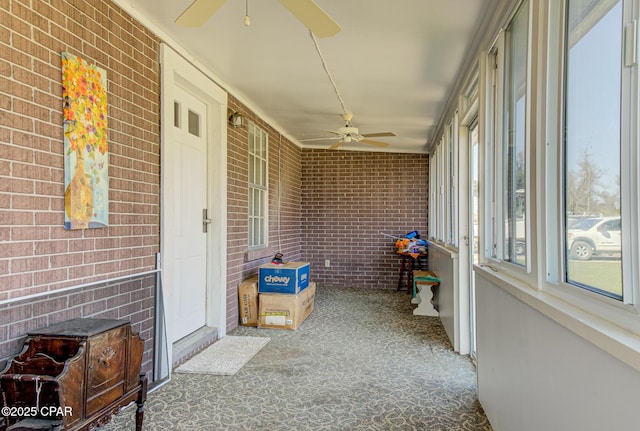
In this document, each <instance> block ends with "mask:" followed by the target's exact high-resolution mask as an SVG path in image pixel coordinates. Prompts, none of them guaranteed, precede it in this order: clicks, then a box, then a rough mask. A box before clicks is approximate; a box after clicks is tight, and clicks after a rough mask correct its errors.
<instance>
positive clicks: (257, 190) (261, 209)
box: [247, 121, 269, 251]
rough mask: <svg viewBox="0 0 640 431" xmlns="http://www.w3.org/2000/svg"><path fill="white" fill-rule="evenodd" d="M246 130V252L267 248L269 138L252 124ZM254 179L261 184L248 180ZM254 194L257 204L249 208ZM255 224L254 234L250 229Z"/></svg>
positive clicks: (250, 122) (263, 131) (251, 122)
mask: <svg viewBox="0 0 640 431" xmlns="http://www.w3.org/2000/svg"><path fill="white" fill-rule="evenodd" d="M247 130H248V133H247V135H248V136H247V144H248V148H247V244H248V249H249V250H250V251H253V250H259V249H263V248H267V247H268V246H269V135H268V133H267V132H266V131H265V130H264V129H262V128H261V127H259V126H258V125H256V124H255V123H254V122H253V121H249V124H248V128H247ZM252 139H253V142H252ZM257 145H260V148H258V146H257ZM252 149H253V150H252ZM258 151H260V152H258ZM252 158H253V161H254V163H253V164H252V163H251V161H252ZM256 162H259V163H256ZM252 166H253V169H254V171H253V173H252V172H251V169H252ZM257 176H259V177H260V180H261V181H260V182H255V181H252V178H253V179H255V178H256V177H257ZM256 194H258V195H259V196H260V197H259V198H258V201H259V205H258V206H256V205H253V206H252V199H253V198H254V196H255V195H256ZM254 202H255V200H254ZM252 209H253V211H252ZM256 222H257V223H258V228H259V229H258V230H259V232H258V233H256V232H255V230H254V229H252V225H255V223H256ZM256 236H257V237H258V238H256Z"/></svg>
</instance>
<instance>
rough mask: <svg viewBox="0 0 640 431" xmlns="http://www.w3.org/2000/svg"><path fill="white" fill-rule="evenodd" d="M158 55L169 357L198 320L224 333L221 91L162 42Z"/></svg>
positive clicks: (223, 107)
mask: <svg viewBox="0 0 640 431" xmlns="http://www.w3.org/2000/svg"><path fill="white" fill-rule="evenodd" d="M160 55H161V65H162V70H161V72H162V74H161V77H162V83H161V84H162V86H161V112H162V118H161V125H162V128H161V133H162V140H161V152H160V154H161V159H160V174H161V175H160V188H161V206H160V210H161V211H160V228H161V232H160V256H159V262H160V267H161V269H162V271H161V281H162V282H161V285H160V287H161V291H162V303H163V304H164V308H162V307H159V308H158V309H157V310H156V313H158V314H159V315H161V317H162V318H163V319H164V321H165V322H166V334H165V337H166V338H165V339H164V340H163V341H164V343H165V344H164V345H165V346H166V352H164V351H163V352H161V354H162V355H163V357H164V356H166V358H168V359H169V360H172V358H173V343H175V342H176V341H178V340H180V339H182V338H184V337H185V336H186V335H189V334H191V333H193V332H194V331H197V330H198V329H199V328H202V327H203V326H206V327H207V328H215V329H216V330H217V334H218V337H224V336H225V335H226V323H227V308H226V306H227V259H226V258H227V128H226V124H227V93H226V92H225V91H224V90H223V89H222V88H220V87H219V86H218V85H217V84H216V83H215V82H214V81H213V79H212V77H210V76H208V75H205V74H204V73H203V72H202V71H201V70H199V69H198V68H197V67H195V66H194V65H193V64H191V63H190V62H188V61H187V60H186V59H185V58H184V57H182V56H181V55H180V54H178V53H177V52H176V51H174V50H173V49H172V48H171V47H169V46H167V45H165V44H161V45H160ZM207 203H208V204H209V205H207ZM203 209H208V214H207V217H206V218H208V219H210V220H211V223H208V224H207V225H206V227H207V233H205V232H203ZM163 371H166V373H168V374H170V372H171V367H170V366H167V369H166V370H163Z"/></svg>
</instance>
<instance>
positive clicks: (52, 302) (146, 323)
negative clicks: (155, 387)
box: [0, 273, 156, 379]
mask: <svg viewBox="0 0 640 431" xmlns="http://www.w3.org/2000/svg"><path fill="white" fill-rule="evenodd" d="M155 285H156V274H153V273H152V274H147V275H143V276H134V277H132V278H131V279H126V280H122V281H117V282H116V281H112V282H99V283H97V284H95V285H92V286H87V287H84V288H79V289H73V290H71V291H59V292H54V293H51V294H48V295H44V296H40V297H38V298H35V299H33V298H29V299H24V300H18V301H16V302H12V303H10V304H3V305H0V370H1V369H2V368H3V367H4V363H5V361H6V359H7V358H9V357H11V356H13V355H15V354H16V353H17V352H19V351H20V349H21V347H22V344H23V342H24V335H25V334H26V333H28V332H29V331H33V330H36V329H40V328H45V327H47V326H50V325H53V324H55V323H58V322H63V321H65V320H70V319H75V318H78V317H92V318H101V319H126V320H129V321H130V322H132V325H131V327H132V329H133V331H134V332H137V333H139V334H140V337H141V338H142V339H143V340H144V353H143V356H142V372H143V373H147V376H148V378H149V379H151V378H152V375H151V371H152V370H153V347H154V346H153V327H154V318H155V315H154V304H155Z"/></svg>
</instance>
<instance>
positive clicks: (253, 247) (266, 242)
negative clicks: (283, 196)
mask: <svg viewBox="0 0 640 431" xmlns="http://www.w3.org/2000/svg"><path fill="white" fill-rule="evenodd" d="M248 127H249V128H253V130H254V132H253V133H254V139H255V136H256V134H257V133H259V134H261V135H264V137H265V140H266V142H265V152H266V154H265V158H264V159H265V170H266V172H265V183H266V184H265V185H264V186H257V185H255V184H252V183H250V182H249V183H248V187H247V194H248V195H250V193H251V190H252V189H254V188H255V189H259V190H262V191H264V202H263V209H262V210H263V212H264V218H263V226H262V228H263V229H264V244H257V245H248V250H249V251H255V250H261V249H265V248H268V247H269V134H268V133H267V132H266V131H265V130H264V129H262V128H261V127H260V126H258V125H257V124H255V123H254V122H252V121H250V122H249V125H248ZM248 135H249V136H250V135H251V133H249V134H248ZM248 156H249V157H250V156H251V153H248ZM247 169H248V168H247ZM247 199H249V196H247ZM249 205H250V204H249ZM247 210H248V208H247ZM251 217H252V215H251V214H248V217H247V229H250V227H249V225H250V223H251V221H252V218H251ZM247 239H248V240H249V238H247Z"/></svg>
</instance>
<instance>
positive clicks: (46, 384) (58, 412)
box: [0, 319, 147, 431]
mask: <svg viewBox="0 0 640 431" xmlns="http://www.w3.org/2000/svg"><path fill="white" fill-rule="evenodd" d="M143 347H144V342H143V341H142V339H140V337H139V336H138V334H134V333H133V332H132V330H131V325H130V324H129V322H128V321H126V320H112V319H74V320H69V321H67V322H62V323H60V324H56V325H53V326H50V327H48V328H44V329H41V330H38V331H35V332H32V333H29V334H28V337H27V339H26V340H25V343H24V347H23V349H22V352H20V353H19V354H18V355H17V356H15V357H14V358H12V359H11V360H10V361H9V363H8V364H7V366H6V368H5V369H4V370H3V371H2V373H1V374H0V389H1V396H2V398H1V400H0V401H1V402H2V407H3V409H2V412H3V414H2V416H4V418H3V419H4V420H2V419H0V431H14V430H16V431H17V430H21V431H22V430H40V429H49V430H67V431H78V430H93V429H95V428H96V427H99V426H102V425H104V424H105V423H107V422H109V420H110V419H111V416H112V415H113V414H115V413H117V412H118V411H119V410H120V409H121V408H122V407H124V406H126V405H128V404H129V403H131V402H132V401H136V403H137V405H138V409H137V412H136V430H137V431H140V430H141V429H142V419H143V406H144V402H145V400H146V395H147V379H146V376H141V375H140V365H141V363H142V352H143ZM3 422H4V423H3Z"/></svg>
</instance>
